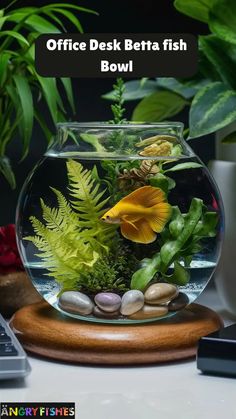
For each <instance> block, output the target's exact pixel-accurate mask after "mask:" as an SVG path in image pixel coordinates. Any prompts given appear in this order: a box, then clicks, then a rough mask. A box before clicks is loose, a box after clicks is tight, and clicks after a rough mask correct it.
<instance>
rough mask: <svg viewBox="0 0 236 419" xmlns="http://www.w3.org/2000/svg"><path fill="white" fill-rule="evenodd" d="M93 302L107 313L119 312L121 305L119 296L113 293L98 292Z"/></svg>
mask: <svg viewBox="0 0 236 419" xmlns="http://www.w3.org/2000/svg"><path fill="white" fill-rule="evenodd" d="M94 301H95V303H96V304H97V306H98V307H99V308H100V309H101V310H103V311H106V312H108V313H112V312H113V311H117V310H119V308H120V305H121V298H120V296H119V295H118V294H115V293H113V292H99V293H98V294H97V295H96V296H95V298H94Z"/></svg>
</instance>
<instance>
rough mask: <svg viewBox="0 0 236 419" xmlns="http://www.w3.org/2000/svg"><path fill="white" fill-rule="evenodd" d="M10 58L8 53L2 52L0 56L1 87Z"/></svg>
mask: <svg viewBox="0 0 236 419" xmlns="http://www.w3.org/2000/svg"><path fill="white" fill-rule="evenodd" d="M10 58H11V54H10V53H8V52H5V51H3V52H2V53H1V54H0V86H3V84H4V83H5V81H6V77H7V71H8V66H9V61H10Z"/></svg>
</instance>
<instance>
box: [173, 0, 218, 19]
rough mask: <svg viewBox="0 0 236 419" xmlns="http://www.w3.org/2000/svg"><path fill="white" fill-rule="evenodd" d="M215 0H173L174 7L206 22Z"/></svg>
mask: <svg viewBox="0 0 236 419" xmlns="http://www.w3.org/2000/svg"><path fill="white" fill-rule="evenodd" d="M216 1H217V0H204V1H202V0H191V1H189V0H175V2H174V5H175V7H176V9H177V10H178V11H179V12H181V13H184V14H185V15H187V16H190V17H192V18H194V19H197V20H200V21H201V22H204V23H207V22H208V19H209V11H210V9H211V8H212V7H213V5H214V4H215V3H216Z"/></svg>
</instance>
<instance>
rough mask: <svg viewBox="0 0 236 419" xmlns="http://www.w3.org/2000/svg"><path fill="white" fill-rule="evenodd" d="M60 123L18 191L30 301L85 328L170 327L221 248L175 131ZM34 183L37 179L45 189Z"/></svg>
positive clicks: (120, 89)
mask: <svg viewBox="0 0 236 419" xmlns="http://www.w3.org/2000/svg"><path fill="white" fill-rule="evenodd" d="M114 90H115V92H116V95H115V103H114V104H113V106H112V112H113V115H114V119H113V120H112V121H109V122H108V123H101V122H99V123H60V124H58V126H57V130H58V131H57V137H56V140H55V141H54V143H53V144H52V145H51V147H50V148H49V149H48V151H47V152H46V155H45V158H44V159H43V160H42V161H41V162H40V163H39V165H38V166H37V168H36V169H35V170H34V171H33V173H32V174H31V176H30V177H29V179H28V180H27V181H26V183H25V185H24V187H23V190H22V192H21V196H20V199H19V204H18V209H17V231H18V241H19V248H20V251H21V256H22V259H23V261H24V266H25V268H26V269H27V270H28V272H29V274H30V276H31V278H32V281H33V283H34V285H35V287H36V289H37V290H38V291H39V292H40V293H41V294H42V295H43V296H44V298H45V299H46V300H47V301H48V302H49V303H50V304H52V305H53V306H54V307H55V308H57V309H58V310H60V311H62V312H63V313H65V314H68V315H70V316H72V317H75V318H79V319H84V320H87V321H100V322H114V323H136V322H146V321H153V320H157V319H160V318H163V317H167V316H170V315H173V314H174V313H176V312H177V311H179V310H180V309H182V308H184V307H185V306H186V305H187V304H188V303H189V302H192V301H193V300H194V299H195V298H196V297H197V296H198V295H199V294H200V293H201V292H202V290H203V289H204V288H205V286H206V284H207V282H208V280H209V278H210V277H211V275H212V273H213V272H214V269H215V267H216V264H217V261H218V257H219V250H220V243H221V237H222V208H221V200H220V197H219V195H218V192H217V189H216V188H215V185H214V182H213V181H212V179H211V177H210V175H209V173H208V171H207V169H206V168H205V167H204V165H203V164H202V163H201V161H200V160H199V159H198V158H197V157H196V156H195V155H194V153H193V151H192V150H191V149H190V147H189V146H188V145H187V143H186V142H185V141H184V140H183V136H182V134H183V126H182V124H181V123H156V124H132V123H130V122H127V121H126V120H125V119H124V112H125V111H124V108H123V102H124V101H123V98H124V93H125V90H124V83H123V81H122V80H120V79H118V80H117V83H116V84H115V85H114ZM45 173H48V176H47V178H46V177H45V175H44V174H45Z"/></svg>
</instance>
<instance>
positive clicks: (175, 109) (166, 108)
mask: <svg viewBox="0 0 236 419" xmlns="http://www.w3.org/2000/svg"><path fill="white" fill-rule="evenodd" d="M186 104H187V101H186V100H185V99H184V98H183V97H181V96H179V95H177V94H176V93H174V92H170V91H160V92H155V93H152V94H151V95H150V96H147V97H145V98H144V99H143V100H141V102H140V103H139V104H138V105H137V106H136V108H135V109H134V112H133V115H132V120H133V121H147V122H155V121H163V120H164V119H166V118H170V117H172V116H174V115H176V114H178V113H179V112H180V111H182V109H183V108H184V107H185V105H186Z"/></svg>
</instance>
